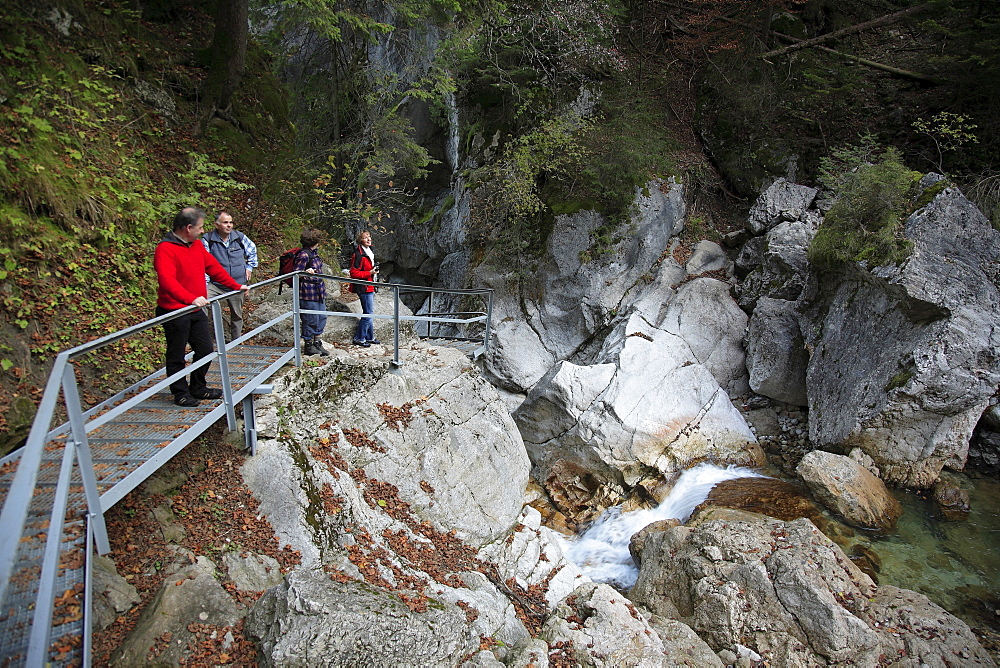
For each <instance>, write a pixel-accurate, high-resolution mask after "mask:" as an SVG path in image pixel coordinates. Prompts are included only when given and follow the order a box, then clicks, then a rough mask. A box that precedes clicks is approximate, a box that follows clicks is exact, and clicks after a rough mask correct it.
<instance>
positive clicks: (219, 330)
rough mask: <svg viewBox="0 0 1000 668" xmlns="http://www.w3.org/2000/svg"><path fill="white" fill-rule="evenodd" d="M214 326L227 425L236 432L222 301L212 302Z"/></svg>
mask: <svg viewBox="0 0 1000 668" xmlns="http://www.w3.org/2000/svg"><path fill="white" fill-rule="evenodd" d="M212 324H213V325H214V326H215V345H216V348H217V350H218V351H219V375H220V376H222V401H223V402H224V403H225V405H226V423H227V426H228V427H229V431H235V430H236V407H235V406H234V405H233V386H232V385H231V384H230V382H229V351H228V350H226V333H225V330H224V328H223V324H222V300H221V299H217V300H216V301H214V302H212Z"/></svg>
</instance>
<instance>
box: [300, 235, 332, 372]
mask: <svg viewBox="0 0 1000 668" xmlns="http://www.w3.org/2000/svg"><path fill="white" fill-rule="evenodd" d="M324 241H326V232H324V231H323V230H320V229H316V228H314V227H308V228H306V229H304V230H302V235H301V236H300V237H299V243H301V244H302V248H300V249H299V252H298V253H297V254H296V255H295V269H294V270H295V271H304V272H306V273H307V274H322V273H323V260H322V259H320V256H319V253H317V252H316V248H317V247H318V246H319V245H320V244H321V243H323V242H324ZM299 308H300V309H303V310H307V311H325V310H326V281H324V280H323V279H322V278H314V277H313V276H305V275H303V276H299ZM301 317H302V354H303V355H324V356H327V355H329V354H330V353H328V352H326V350H324V349H323V344H322V343H321V342H320V340H319V336H320V334H322V333H323V329H324V328H325V327H326V316H325V315H318V314H315V313H303V314H301Z"/></svg>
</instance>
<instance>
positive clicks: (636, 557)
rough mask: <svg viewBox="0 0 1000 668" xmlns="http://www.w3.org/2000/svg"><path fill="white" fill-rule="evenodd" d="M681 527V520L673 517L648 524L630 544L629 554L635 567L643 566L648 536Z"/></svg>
mask: <svg viewBox="0 0 1000 668" xmlns="http://www.w3.org/2000/svg"><path fill="white" fill-rule="evenodd" d="M680 525H681V521H680V520H679V519H676V518H673V517H671V518H668V519H665V520H656V521H655V522H652V523H650V524H647V525H646V526H644V527H643V528H642V529H639V530H638V531H636V532H635V533H634V534H633V535H632V538H631V539H629V542H628V552H629V554H630V555H632V561H634V562H635V565H636V566H639V565H641V564H642V548H643V545H645V543H646V536H648V535H649V534H651V533H657V532H659V531H666V530H667V529H672V528H674V527H678V526H680Z"/></svg>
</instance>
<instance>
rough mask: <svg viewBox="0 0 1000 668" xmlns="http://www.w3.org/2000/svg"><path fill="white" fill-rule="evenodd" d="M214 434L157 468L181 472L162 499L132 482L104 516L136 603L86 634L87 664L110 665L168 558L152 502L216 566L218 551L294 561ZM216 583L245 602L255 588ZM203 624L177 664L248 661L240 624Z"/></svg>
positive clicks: (252, 653)
mask: <svg viewBox="0 0 1000 668" xmlns="http://www.w3.org/2000/svg"><path fill="white" fill-rule="evenodd" d="M222 436H223V431H222V424H221V423H220V424H219V425H217V426H215V427H213V428H211V429H209V430H208V431H207V432H206V433H205V434H204V435H203V436H202V437H201V438H199V439H197V440H195V441H194V442H193V443H191V444H190V445H188V446H187V447H186V448H184V449H183V450H182V451H181V452H179V453H178V454H177V455H175V456H174V458H173V459H171V460H170V462H168V463H167V464H166V465H165V466H164V467H163V468H162V469H161V471H162V476H163V477H164V478H170V477H173V476H177V475H178V474H185V475H186V479H185V481H184V482H183V484H181V485H180V486H179V487H178V488H177V489H176V491H175V493H174V495H173V496H172V497H170V498H169V499H168V497H167V496H165V495H163V494H149V493H146V492H145V491H144V490H145V488H144V487H143V486H140V487H139V488H138V489H136V490H134V491H133V492H132V493H131V494H129V495H128V496H126V497H125V498H124V499H122V500H121V501H120V502H119V503H118V504H116V505H115V506H114V507H113V508H111V510H109V511H108V512H107V513H106V515H105V519H106V522H107V527H108V538H109V539H110V542H111V553H110V554H109V555H108V556H109V557H111V558H112V559H113V560H114V562H115V564H116V566H117V568H118V572H119V573H120V574H121V575H122V576H123V577H125V579H126V580H127V581H128V582H129V583H131V584H132V585H133V586H135V588H136V590H137V591H138V593H139V596H140V598H141V601H140V603H139V604H138V605H136V606H133V608H132V609H131V610H129V611H128V612H126V613H124V614H122V615H120V616H119V617H118V618H117V620H116V621H115V622H113V623H112V624H111V625H110V626H109V627H108V628H107V629H105V630H104V631H101V632H97V633H95V634H94V648H93V660H94V664H95V665H107V664H108V663H109V662H110V658H111V654H112V652H113V651H114V650H115V649H116V648H117V647H118V646H119V645H121V643H122V641H124V639H125V638H126V637H127V636H128V634H129V633H130V632H131V631H132V629H133V628H134V627H135V624H136V621H137V620H138V618H139V615H140V614H141V613H142V611H143V610H144V609H145V607H146V605H147V604H148V603H149V601H150V600H151V599H152V598H153V596H154V595H155V594H156V593H157V592H158V591H159V590H160V588H161V587H162V586H163V581H164V576H163V569H165V568H166V566H168V565H169V564H170V563H171V561H173V560H174V559H176V556H175V554H176V553H175V552H174V551H172V550H171V549H170V546H168V544H167V543H166V541H165V540H164V538H163V532H162V528H161V526H160V524H159V523H158V522H157V521H156V519H155V518H154V516H153V510H154V509H155V508H157V507H160V506H164V505H169V506H170V508H171V510H172V511H173V514H174V517H175V519H176V521H177V523H178V524H180V525H181V526H182V527H183V529H184V532H185V537H184V539H183V540H182V546H183V547H185V548H187V549H189V550H190V551H191V552H193V553H194V554H195V555H204V556H206V557H209V558H210V559H212V560H213V562H215V563H216V564H217V565H221V558H222V556H223V555H224V553H226V552H235V553H251V552H252V553H255V554H264V555H268V556H271V557H273V558H274V559H275V560H277V562H278V563H279V565H280V568H281V571H282V572H283V573H286V572H288V571H289V570H290V569H291V568H292V567H294V566H295V565H297V564H299V563H301V555H300V554H299V553H298V552H297V551H295V550H292V549H291V547H290V546H288V545H285V546H282V545H281V544H280V542H279V541H278V539H277V537H276V536H275V535H274V529H273V528H272V527H271V525H270V523H269V522H268V521H267V519H266V518H265V517H263V515H261V514H260V511H259V504H258V502H257V500H256V499H255V498H254V497H253V495H252V494H251V493H250V490H249V489H247V488H246V486H245V485H244V484H243V480H242V477H241V476H240V473H239V469H240V466H242V464H243V462H244V460H245V457H246V455H245V452H244V451H243V450H242V448H241V447H239V446H233V445H230V444H227V443H225V442H224V441H223V438H222ZM180 477H181V478H182V479H184V476H180ZM171 491H174V490H171ZM222 586H223V587H224V588H225V589H226V591H228V592H229V594H230V595H231V596H232V597H233V598H234V599H235V600H236V601H238V602H240V603H241V604H243V605H244V606H248V607H249V606H250V605H253V603H254V602H255V601H256V600H257V599H258V598H259V597H260V596H261V594H262V593H263V592H243V591H240V590H238V589H237V588H236V586H235V585H234V584H233V583H232V582H228V581H227V582H223V583H222ZM207 629H208V627H207V626H206V628H204V629H202V628H200V627H199V629H198V631H197V632H196V643H195V645H196V646H195V647H192V648H189V651H190V654H189V655H188V658H187V659H185V661H187V663H186V664H185V665H244V666H252V665H255V662H256V646H255V645H254V644H253V643H252V641H250V640H248V639H246V638H245V637H244V635H243V626H242V622H241V623H239V624H237V625H236V626H234V627H232V628H228V627H226V628H222V627H212V628H211V630H207ZM213 634H214V635H213ZM227 634H229V637H228V638H227ZM168 642H169V641H168ZM159 644H162V643H159ZM163 646H164V647H165V645H163ZM154 649H155V648H154Z"/></svg>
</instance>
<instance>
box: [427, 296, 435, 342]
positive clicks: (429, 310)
mask: <svg viewBox="0 0 1000 668" xmlns="http://www.w3.org/2000/svg"><path fill="white" fill-rule="evenodd" d="M427 317H428V318H433V317H434V291H433V290H431V299H430V301H429V302H428V304H427ZM427 338H428V339H429V338H431V321H430V320H428V321H427Z"/></svg>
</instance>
